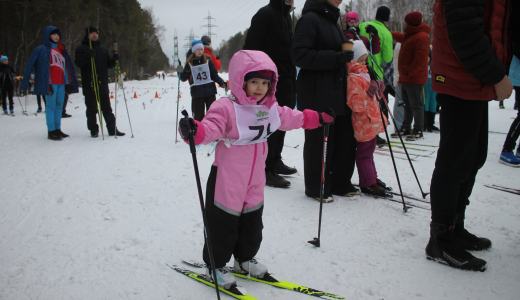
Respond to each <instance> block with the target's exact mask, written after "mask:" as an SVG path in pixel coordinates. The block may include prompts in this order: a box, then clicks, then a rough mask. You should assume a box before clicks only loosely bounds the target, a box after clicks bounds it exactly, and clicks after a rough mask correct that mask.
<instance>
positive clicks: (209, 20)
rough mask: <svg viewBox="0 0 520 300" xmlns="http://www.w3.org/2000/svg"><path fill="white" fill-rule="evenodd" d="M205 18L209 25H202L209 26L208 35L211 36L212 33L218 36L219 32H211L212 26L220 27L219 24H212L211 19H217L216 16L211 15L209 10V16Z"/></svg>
mask: <svg viewBox="0 0 520 300" xmlns="http://www.w3.org/2000/svg"><path fill="white" fill-rule="evenodd" d="M204 20H208V24H207V25H202V26H200V27H208V33H206V35H207V36H209V37H210V38H211V36H212V35H214V36H216V35H217V34H216V33H212V32H211V28H212V27H218V26H217V25H212V24H211V20H215V18H213V17H212V16H211V13H210V12H209V11H208V16H207V17H206V18H204ZM215 21H216V20H215Z"/></svg>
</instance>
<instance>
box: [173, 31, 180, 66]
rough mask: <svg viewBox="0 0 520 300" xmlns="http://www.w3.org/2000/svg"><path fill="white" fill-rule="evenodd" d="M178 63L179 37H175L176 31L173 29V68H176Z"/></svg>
mask: <svg viewBox="0 0 520 300" xmlns="http://www.w3.org/2000/svg"><path fill="white" fill-rule="evenodd" d="M178 61H179V37H178V36H177V29H175V35H174V36H173V68H174V69H175V68H176V67H177V62H178Z"/></svg>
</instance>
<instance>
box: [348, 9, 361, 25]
mask: <svg viewBox="0 0 520 300" xmlns="http://www.w3.org/2000/svg"><path fill="white" fill-rule="evenodd" d="M350 21H356V22H359V16H358V14H357V12H355V11H349V12H348V13H347V14H346V15H345V23H348V22H350Z"/></svg>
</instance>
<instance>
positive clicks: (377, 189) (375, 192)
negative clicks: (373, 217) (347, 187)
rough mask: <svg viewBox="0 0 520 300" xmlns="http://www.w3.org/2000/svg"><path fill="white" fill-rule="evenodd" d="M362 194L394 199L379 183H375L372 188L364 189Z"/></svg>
mask: <svg viewBox="0 0 520 300" xmlns="http://www.w3.org/2000/svg"><path fill="white" fill-rule="evenodd" d="M361 192H362V193H364V194H367V195H371V196H374V197H376V198H392V194H389V193H387V192H386V190H385V189H384V188H383V187H382V186H379V185H378V184H377V183H374V184H372V185H371V186H367V187H362V188H361Z"/></svg>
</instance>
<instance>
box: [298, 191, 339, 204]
mask: <svg viewBox="0 0 520 300" xmlns="http://www.w3.org/2000/svg"><path fill="white" fill-rule="evenodd" d="M305 196H307V197H309V198H312V199H314V200H316V201H318V202H320V201H321V199H320V195H319V194H318V195H313V194H311V193H310V192H308V191H305ZM341 196H345V195H341ZM345 197H348V196H345ZM332 201H334V197H333V196H332V195H330V194H323V203H330V202H332Z"/></svg>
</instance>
